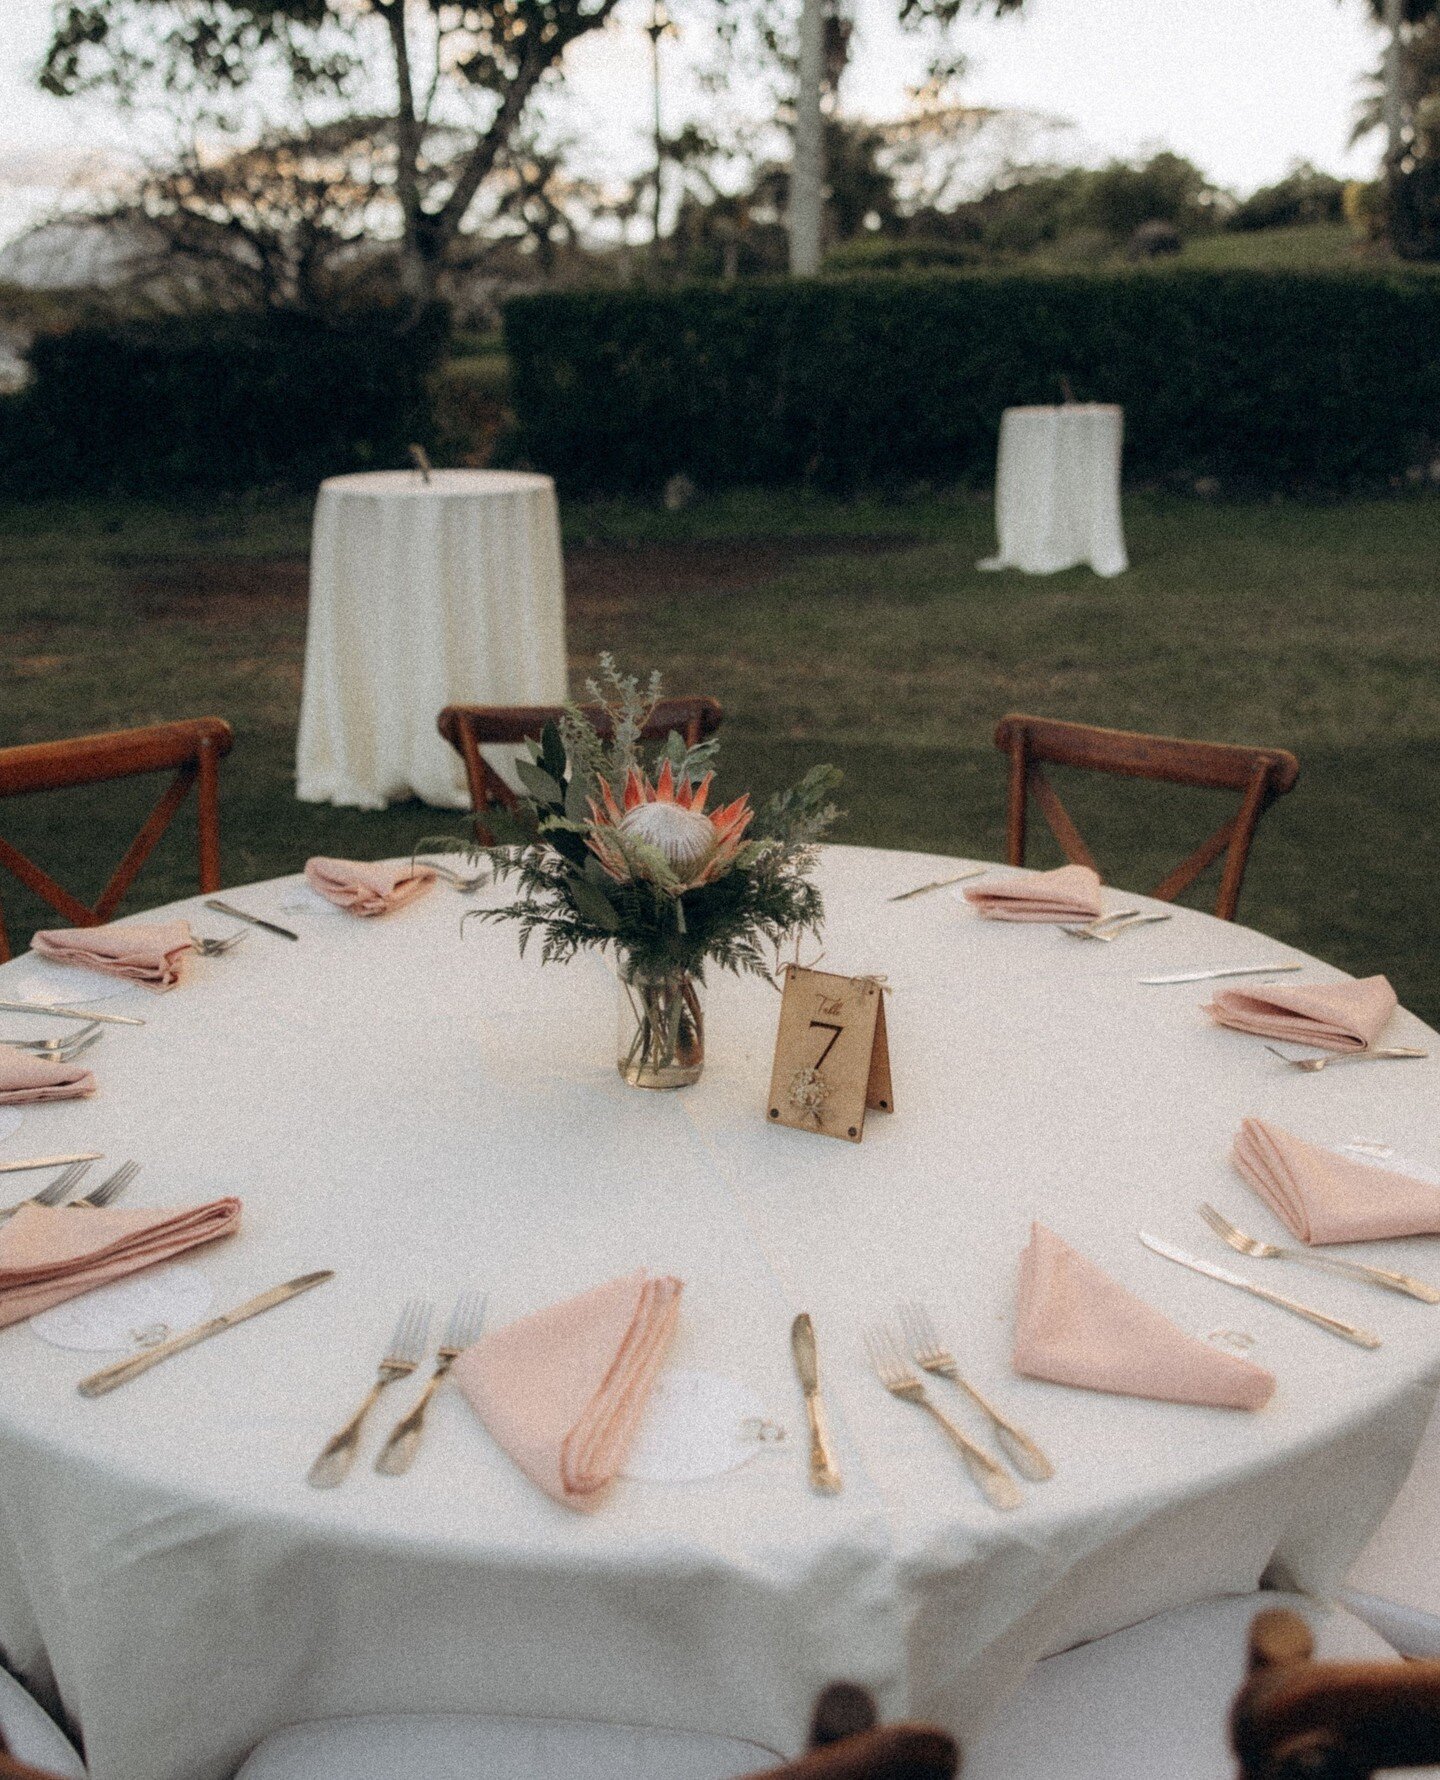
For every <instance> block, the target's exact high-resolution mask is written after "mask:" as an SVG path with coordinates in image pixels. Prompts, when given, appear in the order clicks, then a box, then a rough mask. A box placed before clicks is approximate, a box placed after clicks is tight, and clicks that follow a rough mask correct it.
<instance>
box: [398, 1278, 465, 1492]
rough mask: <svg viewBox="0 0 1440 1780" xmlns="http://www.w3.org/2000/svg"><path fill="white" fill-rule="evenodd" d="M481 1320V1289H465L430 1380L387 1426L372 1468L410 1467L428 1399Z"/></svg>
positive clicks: (456, 1306) (437, 1356) (407, 1468)
mask: <svg viewBox="0 0 1440 1780" xmlns="http://www.w3.org/2000/svg"><path fill="white" fill-rule="evenodd" d="M484 1321H485V1294H484V1293H483V1292H466V1293H465V1294H463V1295H462V1296H461V1297H459V1298H457V1299H456V1300H455V1308H454V1309H453V1310H452V1311H451V1312H450V1321H449V1322H448V1323H447V1324H446V1325H445V1335H444V1339H443V1340H442V1341H441V1343H440V1347H439V1350H438V1351H437V1354H436V1358H435V1370H434V1371H433V1372H432V1373H431V1374H430V1382H429V1383H428V1384H427V1385H426V1386H425V1389H424V1390H423V1391H422V1392H421V1393H420V1400H419V1402H418V1403H416V1405H415V1407H414V1408H413V1409H411V1410H410V1412H409V1413H408V1414H407V1415H403V1416H401V1418H400V1420H399V1421H398V1422H396V1424H395V1426H394V1427H393V1428H392V1429H391V1430H390V1437H389V1439H388V1440H387V1441H386V1442H385V1444H384V1446H382V1447H381V1449H380V1456H379V1458H377V1459H376V1461H375V1469H376V1470H377V1471H379V1472H380V1473H381V1474H382V1475H383V1476H385V1477H399V1476H400V1474H401V1473H402V1472H404V1471H408V1470H409V1469H410V1466H411V1464H412V1463H413V1461H414V1458H415V1454H416V1453H417V1452H418V1451H419V1449H420V1435H421V1432H422V1430H423V1428H424V1425H425V1411H426V1410H427V1409H428V1408H429V1406H430V1399H431V1398H432V1397H433V1396H434V1395H435V1393H436V1391H437V1390H439V1388H440V1385H441V1383H442V1382H443V1380H444V1377H445V1374H446V1373H447V1372H448V1371H449V1370H450V1367H451V1364H452V1362H453V1361H455V1360H457V1359H458V1358H459V1357H460V1355H461V1354H462V1353H464V1351H465V1349H466V1348H467V1347H469V1346H470V1344H471V1342H472V1341H475V1340H476V1339H478V1337H479V1334H480V1327H481V1324H482V1323H483V1322H484Z"/></svg>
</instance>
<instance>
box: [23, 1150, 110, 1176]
mask: <svg viewBox="0 0 1440 1780" xmlns="http://www.w3.org/2000/svg"><path fill="white" fill-rule="evenodd" d="M104 1153H105V1152H104V1151H103V1150H81V1151H80V1152H79V1153H78V1154H77V1155H74V1156H22V1157H21V1159H20V1160H19V1161H18V1162H0V1174H19V1173H20V1171H21V1170H22V1169H25V1168H65V1167H68V1166H69V1165H70V1164H71V1163H73V1162H98V1161H99V1160H100V1158H101V1157H102V1156H103V1155H104Z"/></svg>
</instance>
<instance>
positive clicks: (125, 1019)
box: [0, 1001, 145, 1026]
mask: <svg viewBox="0 0 1440 1780" xmlns="http://www.w3.org/2000/svg"><path fill="white" fill-rule="evenodd" d="M0 1008H4V1010H5V1012H6V1013H7V1014H49V1015H50V1017H51V1018H52V1019H55V1020H99V1021H101V1022H102V1023H103V1024H104V1025H106V1026H143V1025H144V1024H145V1022H144V1021H143V1020H142V1019H140V1018H139V1017H138V1015H136V1014H92V1013H91V1012H90V1010H89V1008H84V1007H81V1008H75V1007H62V1006H61V1005H60V1003H59V1002H58V1001H0Z"/></svg>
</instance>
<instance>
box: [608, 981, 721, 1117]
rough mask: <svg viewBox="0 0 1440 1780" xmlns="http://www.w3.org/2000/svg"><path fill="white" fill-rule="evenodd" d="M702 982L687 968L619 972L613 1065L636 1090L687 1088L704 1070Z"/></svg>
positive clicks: (697, 1079) (696, 1080)
mask: <svg viewBox="0 0 1440 1780" xmlns="http://www.w3.org/2000/svg"><path fill="white" fill-rule="evenodd" d="M702 989H703V985H702V984H701V982H700V980H699V978H698V977H694V976H691V974H690V972H689V971H687V970H674V971H668V972H666V973H664V974H663V975H651V974H647V973H645V972H643V971H637V970H635V969H633V968H628V967H625V966H622V967H621V973H620V1024H619V1033H618V1038H619V1043H618V1047H617V1050H616V1058H615V1067H616V1068H617V1069H618V1070H619V1071H620V1073H621V1075H623V1076H624V1078H625V1080H626V1081H627V1082H629V1084H630V1086H631V1087H632V1088H686V1087H689V1085H690V1083H691V1082H698V1081H699V1079H700V1075H701V1071H702V1070H703V1069H704V1068H705V1010H704V1007H703V1006H702V1004H701V999H700V997H701V993H702Z"/></svg>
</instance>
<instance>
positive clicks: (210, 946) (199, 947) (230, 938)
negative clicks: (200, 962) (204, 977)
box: [191, 927, 252, 958]
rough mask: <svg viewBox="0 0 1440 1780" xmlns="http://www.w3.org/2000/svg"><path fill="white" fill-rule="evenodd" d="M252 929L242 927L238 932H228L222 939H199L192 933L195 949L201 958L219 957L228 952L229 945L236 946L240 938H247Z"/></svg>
mask: <svg viewBox="0 0 1440 1780" xmlns="http://www.w3.org/2000/svg"><path fill="white" fill-rule="evenodd" d="M251 932H252V929H251V928H249V927H242V928H241V929H240V931H239V932H238V933H230V934H227V935H226V936H225V938H224V939H200V938H199V937H198V936H197V935H194V934H192V935H191V939H192V941H193V942H194V946H195V950H196V951H197V952H198V953H199V954H200V956H201V957H202V958H219V957H221V956H222V955H223V954H224V953H226V952H228V951H229V950H230V948H231V946H238V945H239V944H240V942H241V940H242V939H249V937H250V934H251Z"/></svg>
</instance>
